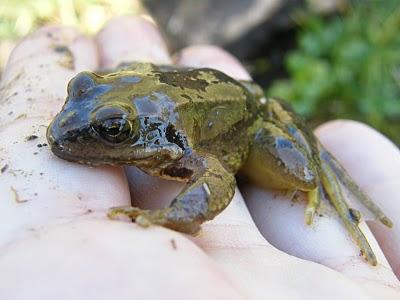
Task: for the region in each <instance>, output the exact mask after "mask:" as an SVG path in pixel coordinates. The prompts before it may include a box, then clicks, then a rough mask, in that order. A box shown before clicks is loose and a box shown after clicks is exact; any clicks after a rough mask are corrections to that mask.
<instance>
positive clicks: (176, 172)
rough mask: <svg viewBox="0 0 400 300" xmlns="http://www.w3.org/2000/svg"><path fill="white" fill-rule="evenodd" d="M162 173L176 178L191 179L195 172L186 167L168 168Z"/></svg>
mask: <svg viewBox="0 0 400 300" xmlns="http://www.w3.org/2000/svg"><path fill="white" fill-rule="evenodd" d="M162 173H163V174H164V175H167V176H170V177H175V178H183V179H184V178H190V177H191V176H192V174H193V170H191V169H187V168H184V167H176V166H168V167H166V168H165V169H164V170H163V171H162Z"/></svg>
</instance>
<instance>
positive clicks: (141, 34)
mask: <svg viewBox="0 0 400 300" xmlns="http://www.w3.org/2000/svg"><path fill="white" fill-rule="evenodd" d="M96 41H97V45H98V48H99V52H100V65H101V67H102V68H115V67H117V66H118V65H119V64H120V63H123V62H132V61H151V62H154V63H157V64H170V63H171V60H170V57H169V54H168V50H167V46H166V44H165V42H164V40H163V38H162V36H161V34H160V32H159V30H158V28H157V26H156V25H155V24H154V22H151V21H149V19H148V18H144V17H142V16H120V17H116V18H113V19H111V20H110V21H109V22H108V23H107V24H106V25H105V26H104V28H103V29H102V30H101V31H100V32H99V33H98V34H97V36H96Z"/></svg>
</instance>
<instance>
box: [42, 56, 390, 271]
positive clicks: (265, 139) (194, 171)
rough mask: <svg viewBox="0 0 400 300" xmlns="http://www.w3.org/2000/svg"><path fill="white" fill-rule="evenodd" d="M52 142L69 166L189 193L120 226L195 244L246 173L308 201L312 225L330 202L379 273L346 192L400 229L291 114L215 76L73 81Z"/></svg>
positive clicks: (169, 71) (196, 72) (132, 211)
mask: <svg viewBox="0 0 400 300" xmlns="http://www.w3.org/2000/svg"><path fill="white" fill-rule="evenodd" d="M47 139H48V141H49V144H50V145H51V149H52V151H53V152H54V153H55V154H56V155H57V156H59V157H61V158H63V159H66V160H70V161H75V162H79V163H85V164H90V165H100V164H110V165H135V166H137V167H139V168H141V169H142V170H144V171H145V172H147V173H149V174H151V175H153V176H159V177H163V178H168V179H173V180H181V181H184V182H186V183H187V185H186V188H184V190H183V191H182V192H181V193H180V194H179V195H178V196H177V197H176V198H175V199H174V200H173V201H172V203H171V204H170V206H169V207H167V208H164V209H160V210H155V211H148V210H141V209H139V208H136V207H119V208H113V209H111V210H110V212H109V216H110V217H111V218H114V217H116V216H117V215H120V214H123V215H126V216H128V217H130V218H132V219H133V220H135V221H136V222H137V223H138V224H140V225H143V226H148V225H149V224H159V225H162V226H166V227H169V228H172V229H175V230H178V231H182V232H186V233H192V234H194V233H196V232H198V231H199V229H200V224H201V223H203V222H204V221H206V220H211V219H213V218H214V217H215V216H216V215H217V214H218V213H220V212H221V211H222V210H223V209H224V208H225V207H226V206H227V205H228V204H229V202H230V201H231V199H232V197H233V194H234V190H235V177H234V175H235V173H237V172H241V173H242V174H244V175H246V176H247V177H249V178H250V179H252V180H253V181H254V182H255V183H257V184H260V185H262V186H265V187H270V188H277V189H290V190H297V191H302V192H306V193H307V194H308V205H307V208H306V211H305V218H306V222H307V224H311V222H312V220H313V216H314V214H315V212H316V210H317V209H318V206H319V203H320V201H321V200H322V199H323V198H324V197H325V195H327V198H328V199H329V201H330V202H331V203H332V205H333V206H334V207H335V208H336V210H337V212H338V213H339V215H340V217H341V219H342V221H343V222H344V224H345V226H346V228H347V230H348V231H349V233H350V234H351V236H352V237H353V238H354V239H355V241H356V242H357V244H358V245H359V247H360V249H361V251H362V253H363V256H364V257H365V258H366V259H367V260H368V262H369V263H370V264H372V265H376V263H377V261H376V257H375V255H374V253H373V252H372V249H371V247H370V246H369V244H368V242H367V240H366V238H365V237H364V235H363V233H362V232H361V231H360V229H359V227H358V223H359V221H360V213H359V212H358V211H357V210H355V209H353V208H350V207H349V206H348V204H347V203H346V201H345V199H344V197H343V194H342V191H341V185H340V184H342V185H344V186H346V187H347V188H348V189H349V191H350V192H351V193H353V194H354V195H355V196H356V197H357V198H358V199H359V200H360V201H361V202H362V203H363V204H365V206H367V207H368V208H369V209H370V210H371V211H372V212H373V213H374V214H375V215H376V217H377V218H378V219H379V220H380V221H381V222H382V223H383V224H385V225H387V226H388V227H391V226H392V223H391V221H390V220H389V219H388V218H387V217H386V216H385V215H384V214H383V213H382V211H381V210H380V209H379V208H378V207H377V206H376V205H375V204H374V203H373V202H372V201H371V200H370V199H369V198H368V197H367V196H366V195H365V194H364V193H363V192H362V191H361V190H360V188H359V187H358V186H357V185H356V184H355V183H354V182H353V181H352V180H351V178H350V177H349V175H348V174H347V173H346V171H345V170H344V169H343V168H342V167H341V166H340V164H339V163H338V162H337V161H336V160H335V159H334V157H333V156H332V155H331V154H330V153H329V152H327V151H326V150H325V149H324V148H323V147H322V145H321V144H320V143H319V142H318V141H317V140H316V138H315V137H314V135H313V134H312V132H311V131H310V130H309V129H308V128H307V127H306V125H305V124H304V122H303V121H302V120H301V119H300V118H299V117H298V116H297V115H296V114H295V113H294V112H293V111H292V110H291V109H290V108H289V107H288V106H287V104H285V103H284V102H281V101H278V100H275V99H265V98H264V96H263V93H262V90H261V88H260V87H258V86H257V85H255V84H254V83H252V82H244V81H236V80H234V79H232V78H231V77H229V76H227V75H225V74H224V73H222V72H219V71H216V70H213V69H176V68H174V67H170V66H155V65H153V64H149V63H136V64H132V65H127V66H125V67H123V68H121V69H120V70H118V71H116V72H114V73H108V74H102V75H98V74H95V73H91V72H82V73H80V74H78V75H77V76H76V77H75V78H73V79H72V80H71V81H70V83H69V85H68V97H67V100H66V102H65V104H64V106H63V108H62V111H61V112H60V113H59V114H58V115H57V116H56V117H55V119H54V120H53V122H52V123H51V124H50V126H49V128H48V131H47Z"/></svg>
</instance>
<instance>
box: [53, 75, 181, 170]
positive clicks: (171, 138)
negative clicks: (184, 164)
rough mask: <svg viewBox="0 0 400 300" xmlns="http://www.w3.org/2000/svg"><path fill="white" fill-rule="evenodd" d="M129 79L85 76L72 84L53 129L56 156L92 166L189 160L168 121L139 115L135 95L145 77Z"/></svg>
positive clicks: (152, 116)
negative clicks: (134, 100)
mask: <svg viewBox="0 0 400 300" xmlns="http://www.w3.org/2000/svg"><path fill="white" fill-rule="evenodd" d="M128 75H129V74H127V73H124V74H122V75H121V74H120V73H115V74H109V75H105V76H100V75H97V74H95V73H91V72H81V73H79V74H78V75H77V76H75V77H74V78H73V79H72V80H71V81H70V82H69V84H68V96H67V99H66V102H65V104H64V106H63V108H62V110H61V112H60V113H58V114H57V115H56V117H55V118H54V120H53V121H52V122H51V124H50V125H49V127H48V129H47V140H48V142H49V144H50V146H51V150H52V151H53V153H54V154H56V155H57V156H59V157H61V158H63V159H66V160H69V161H75V162H80V163H84V164H89V165H100V164H112V165H119V164H135V165H141V164H143V165H149V164H155V163H157V162H158V163H160V162H163V161H165V160H169V159H177V158H179V157H181V156H182V155H183V150H184V147H183V146H182V145H179V143H176V141H177V140H179V139H177V133H176V132H175V130H174V128H173V127H171V125H169V123H168V122H164V121H162V120H161V119H160V118H159V116H157V115H155V114H154V113H153V114H151V115H150V114H149V115H146V114H143V113H142V114H140V115H139V114H138V109H137V106H136V105H134V104H133V100H132V97H133V96H132V95H134V94H135V86H134V85H135V84H138V83H140V81H141V80H142V79H143V78H141V77H139V76H134V75H132V76H130V75H129V76H128Z"/></svg>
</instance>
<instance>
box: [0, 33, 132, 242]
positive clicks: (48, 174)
mask: <svg viewBox="0 0 400 300" xmlns="http://www.w3.org/2000/svg"><path fill="white" fill-rule="evenodd" d="M96 57H97V52H96V47H95V46H94V44H93V42H91V41H90V39H88V38H86V37H84V36H82V35H81V34H79V33H77V32H76V31H75V30H73V29H70V28H64V27H54V26H53V27H46V28H43V29H40V30H38V31H37V32H35V33H33V34H32V35H31V36H29V37H27V38H26V39H24V40H23V41H22V42H21V43H20V44H19V45H18V46H17V47H16V49H15V50H14V51H13V53H12V55H11V58H10V61H9V63H8V65H7V68H6V70H5V72H4V78H3V81H2V89H1V95H2V96H1V99H2V101H1V104H0V105H1V109H0V113H1V116H2V119H1V120H2V124H1V125H0V126H1V130H0V166H1V170H2V172H1V173H2V174H1V175H0V176H1V180H0V194H1V195H2V201H0V218H1V220H2V222H4V223H2V224H3V226H1V227H0V245H4V244H7V243H9V242H10V241H12V240H16V239H18V238H22V237H25V236H27V235H32V234H33V231H34V230H36V229H37V228H39V227H42V226H47V225H49V224H54V223H60V222H67V221H69V220H70V219H71V218H73V217H77V216H82V217H85V216H88V217H92V216H93V217H94V215H95V214H93V213H92V211H96V210H102V211H103V214H104V210H105V209H106V208H107V207H110V206H115V205H118V204H119V203H120V201H121V200H123V199H124V198H125V199H129V193H128V190H127V188H126V183H125V179H124V176H123V174H122V172H121V171H118V170H117V169H111V168H99V169H96V170H94V169H89V168H87V167H82V166H79V165H77V164H72V163H68V162H65V161H62V160H60V159H58V158H56V157H55V156H54V155H52V153H51V152H50V150H49V149H48V147H47V141H46V138H45V134H46V127H47V125H48V124H49V122H50V119H51V117H52V116H53V115H54V114H55V113H56V112H57V111H58V110H59V109H60V108H61V106H62V104H63V103H64V98H65V94H66V86H67V82H68V80H69V79H70V78H71V77H72V76H73V75H75V73H76V72H78V71H79V70H81V69H93V68H95V67H96V65H97V59H96ZM10 95H11V96H10ZM12 95H14V96H12ZM10 112H12V113H10ZM124 184H125V185H124ZM88 187H90V188H88ZM122 203H125V202H122ZM122 203H121V204H122ZM103 214H102V215H103Z"/></svg>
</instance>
